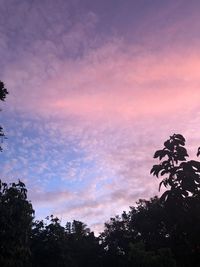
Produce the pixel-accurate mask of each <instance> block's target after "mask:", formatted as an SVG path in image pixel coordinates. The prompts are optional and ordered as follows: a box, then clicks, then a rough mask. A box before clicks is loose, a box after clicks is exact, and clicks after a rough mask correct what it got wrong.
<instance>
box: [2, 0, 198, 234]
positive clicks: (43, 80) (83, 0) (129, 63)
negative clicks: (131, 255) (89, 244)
mask: <svg viewBox="0 0 200 267" xmlns="http://www.w3.org/2000/svg"><path fill="white" fill-rule="evenodd" d="M0 14H1V16H0V59H1V64H0V80H2V81H3V82H4V83H5V85H6V87H7V89H8V91H9V96H8V97H7V99H6V102H5V103H3V104H2V105H1V108H2V112H1V125H3V127H4V129H5V132H6V135H7V137H8V139H7V140H6V141H5V142H4V144H3V147H4V151H3V152H2V153H1V155H0V157H1V160H0V170H1V177H2V178H3V179H5V180H6V181H8V182H9V181H16V180H17V179H18V178H20V179H21V180H22V181H24V182H25V183H26V186H27V188H28V198H29V199H30V200H31V201H32V203H33V206H34V209H35V211H36V218H39V219H42V218H45V217H46V216H47V215H50V214H54V215H56V216H58V217H59V218H60V219H61V220H62V223H63V224H64V223H65V222H66V221H71V220H73V219H77V220H81V221H83V222H85V223H87V224H88V226H90V227H91V229H92V230H94V231H95V232H98V231H101V230H102V229H103V228H102V227H103V223H104V222H105V221H107V220H109V218H110V217H111V216H114V215H116V214H120V213H121V212H122V211H123V210H127V209H128V208H129V206H132V205H134V203H135V202H136V201H137V200H138V199H139V198H149V197H152V196H154V195H155V194H158V183H159V181H158V180H156V178H154V177H152V176H151V175H150V174H149V172H150V169H151V166H152V165H153V164H154V163H156V161H155V160H153V154H154V152H155V151H156V150H157V149H159V148H162V146H163V142H164V141H165V140H166V139H167V138H168V137H169V135H171V134H173V133H181V134H183V135H184V136H185V138H186V140H187V145H188V148H189V152H190V155H191V156H194V155H195V153H196V150H197V147H198V146H200V135H199V132H200V15H199V14H200V1H198V0H190V1H188V0H163V1H161V0H56V1H54V0H0Z"/></svg>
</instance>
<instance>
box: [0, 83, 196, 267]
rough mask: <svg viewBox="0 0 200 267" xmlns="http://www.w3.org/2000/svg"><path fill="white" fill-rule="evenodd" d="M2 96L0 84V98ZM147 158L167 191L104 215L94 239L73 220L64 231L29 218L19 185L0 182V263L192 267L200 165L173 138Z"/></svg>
mask: <svg viewBox="0 0 200 267" xmlns="http://www.w3.org/2000/svg"><path fill="white" fill-rule="evenodd" d="M7 94H8V91H7V90H6V88H5V87H4V84H3V83H2V82H1V81H0V100H2V101H4V99H5V97H6V95H7ZM0 136H1V137H2V138H4V132H3V128H2V127H1V126H0ZM0 150H1V147H0ZM199 154H200V149H198V153H197V156H199ZM154 158H157V159H158V160H159V163H158V164H156V165H154V166H153V168H152V170H151V173H152V174H153V175H155V176H156V177H158V178H162V180H161V182H160V186H159V189H160V187H161V186H164V187H166V191H165V192H164V193H163V195H162V196H161V197H153V198H151V199H150V200H139V201H138V202H137V203H136V204H135V205H134V206H132V207H130V210H129V211H128V212H123V213H122V214H121V215H120V216H116V217H114V218H111V219H110V220H109V221H108V222H106V223H105V227H104V231H103V232H102V233H101V234H100V235H99V236H98V237H96V236H95V235H94V233H93V232H91V231H90V229H89V228H87V226H86V225H85V224H84V223H83V222H80V221H76V220H75V221H73V222H68V223H67V224H66V225H65V226H63V225H61V223H60V221H59V219H58V218H56V217H54V216H52V215H51V216H50V217H48V218H46V219H45V220H44V221H43V220H41V221H37V220H35V218H34V209H33V207H32V204H31V202H30V201H28V200H27V190H26V187H25V184H24V183H22V182H21V181H18V182H16V183H11V184H7V183H4V182H2V181H1V180H0V266H2V267H107V266H112V267H199V266H200V162H199V161H195V160H188V159H187V158H188V153H187V150H186V149H185V139H184V137H183V136H182V135H180V134H174V135H173V136H170V138H169V139H168V140H167V141H166V142H165V143H164V147H163V149H161V150H158V151H156V153H155V155H154Z"/></svg>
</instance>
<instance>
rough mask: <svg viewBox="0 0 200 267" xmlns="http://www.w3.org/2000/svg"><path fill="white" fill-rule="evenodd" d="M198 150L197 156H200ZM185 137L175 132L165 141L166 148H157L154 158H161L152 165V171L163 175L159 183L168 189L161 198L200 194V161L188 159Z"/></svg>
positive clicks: (154, 173) (167, 198) (157, 174)
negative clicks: (157, 162)
mask: <svg viewBox="0 0 200 267" xmlns="http://www.w3.org/2000/svg"><path fill="white" fill-rule="evenodd" d="M199 154H200V150H198V153H197V156H199ZM188 157H189V156H188V153H187V150H186V148H185V138H184V137H183V136H182V135H181V134H174V135H172V136H170V138H169V139H168V140H167V141H166V142H164V148H163V149H161V150H157V151H156V152H155V154H154V158H158V159H159V160H160V163H159V164H156V165H154V166H153V167H152V169H151V173H152V174H153V175H154V176H156V177H163V179H162V181H161V182H160V185H159V190H160V188H161V186H162V185H163V186H165V187H166V188H167V189H168V190H166V191H165V192H164V193H163V195H162V196H161V200H164V201H166V200H169V199H170V198H174V197H176V199H177V198H179V199H182V198H185V197H188V196H197V195H200V162H199V161H195V160H187V158H188Z"/></svg>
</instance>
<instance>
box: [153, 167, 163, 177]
mask: <svg viewBox="0 0 200 267" xmlns="http://www.w3.org/2000/svg"><path fill="white" fill-rule="evenodd" d="M162 169H163V167H162V165H160V164H159V165H153V167H152V169H151V171H150V173H153V175H155V176H156V177H158V174H159V172H160V171H161V170H162Z"/></svg>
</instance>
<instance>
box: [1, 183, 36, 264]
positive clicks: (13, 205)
mask: <svg viewBox="0 0 200 267" xmlns="http://www.w3.org/2000/svg"><path fill="white" fill-rule="evenodd" d="M33 214H34V211H33V208H32V205H31V203H30V202H28V201H27V190H26V188H25V185H24V184H23V183H22V182H21V181H19V182H18V183H12V184H10V185H8V184H6V183H2V182H1V181H0V244H1V250H0V266H4V267H12V266H13V267H14V266H19V267H24V266H29V261H30V248H29V236H30V231H31V226H32V219H33Z"/></svg>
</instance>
